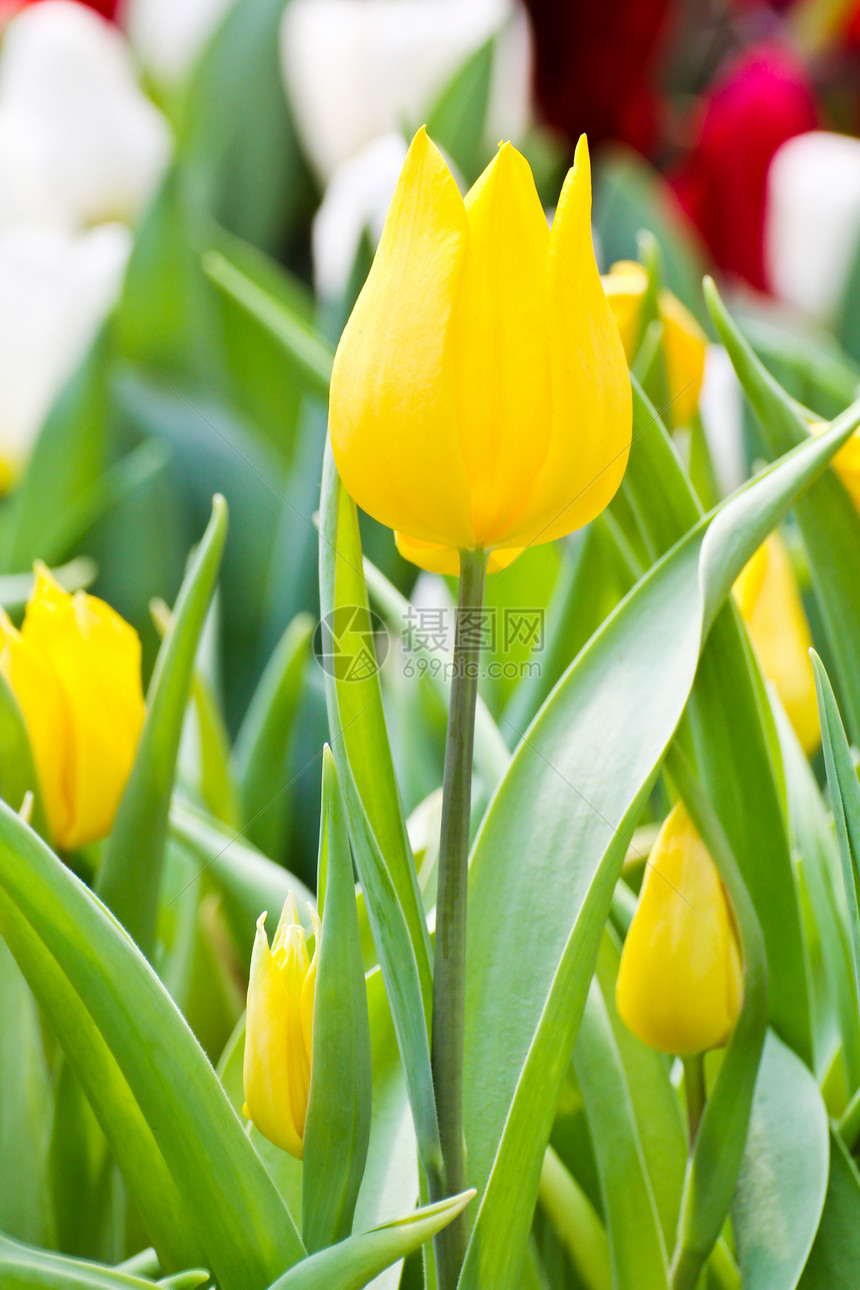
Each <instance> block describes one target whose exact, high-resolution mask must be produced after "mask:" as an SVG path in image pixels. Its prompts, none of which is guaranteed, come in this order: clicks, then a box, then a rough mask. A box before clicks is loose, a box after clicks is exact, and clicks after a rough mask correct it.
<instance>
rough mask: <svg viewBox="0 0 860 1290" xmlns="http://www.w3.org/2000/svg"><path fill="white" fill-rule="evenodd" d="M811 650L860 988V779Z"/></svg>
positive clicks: (830, 691) (818, 661) (827, 684)
mask: <svg viewBox="0 0 860 1290" xmlns="http://www.w3.org/2000/svg"><path fill="white" fill-rule="evenodd" d="M811 653H812V667H813V670H814V672H815V691H816V694H817V696H818V712H819V716H820V720H821V740H822V745H823V747H824V762H825V765H826V767H827V783H828V785H829V787H830V800H831V803H832V807H833V822H834V824H835V825H836V837H837V839H838V840H839V855H840V857H841V859H842V878H843V881H844V883H845V895H846V899H847V902H848V923H849V926H850V928H851V945H852V948H853V951H854V979H855V983H856V984H857V988H858V990H860V782H858V779H857V771H856V769H855V766H854V762H853V760H852V758H851V749H850V748H849V746H848V739H847V737H846V735H845V727H844V726H843V724H842V718H841V717H840V715H839V709H838V708H837V706H836V698H835V696H834V694H833V688H832V686H831V684H830V680H829V678H828V676H827V673H826V671H825V670H824V664H823V663H822V662H821V659H820V658H819V657H818V655H817V654H816V653H815V651H814V650H812V651H811Z"/></svg>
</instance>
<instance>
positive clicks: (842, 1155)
mask: <svg viewBox="0 0 860 1290" xmlns="http://www.w3.org/2000/svg"><path fill="white" fill-rule="evenodd" d="M858 1267H860V1174H858V1173H857V1168H856V1166H855V1164H854V1161H853V1160H852V1159H851V1156H850V1155H849V1154H848V1151H847V1150H846V1148H845V1144H844V1143H843V1141H842V1139H841V1138H840V1137H839V1134H838V1133H835V1132H833V1130H831V1133H830V1176H829V1178H828V1180H827V1196H826V1197H825V1201H824V1212H823V1213H822V1215H821V1224H820V1226H819V1228H818V1233H817V1235H816V1237H815V1244H814V1245H813V1247H812V1252H811V1253H810V1255H809V1261H808V1262H807V1264H806V1267H805V1268H804V1270H803V1276H802V1277H801V1278H800V1281H799V1282H798V1290H823V1287H826V1290H856V1286H857V1269H858Z"/></svg>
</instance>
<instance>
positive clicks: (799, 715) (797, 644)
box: [734, 532, 821, 756]
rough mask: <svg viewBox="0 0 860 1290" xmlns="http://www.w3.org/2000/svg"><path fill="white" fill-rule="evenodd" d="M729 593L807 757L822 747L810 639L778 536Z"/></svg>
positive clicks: (788, 559) (761, 550)
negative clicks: (810, 656)
mask: <svg viewBox="0 0 860 1290" xmlns="http://www.w3.org/2000/svg"><path fill="white" fill-rule="evenodd" d="M734 593H735V599H736V600H737V603H738V607H739V608H740V611H741V613H742V615H743V617H744V619H745V620H746V623H747V626H748V627H749V633H750V636H751V637H752V642H753V645H754V646H755V649H756V653H757V654H758V657H759V661H760V663H761V666H762V671H763V672H764V674H765V676H766V677H767V679H768V680H769V681H770V682H771V683H772V684H773V686H774V689H775V690H776V692H777V694H778V695H779V698H780V701H781V703H782V706H783V707H784V708H785V711H786V714H787V715H788V719H789V721H790V722H791V724H792V726H793V727H794V732H795V734H796V735H797V738H798V740H799V741H800V745H801V747H802V748H803V751H804V752H805V753H806V754H807V756H808V755H810V754H812V753H814V752H815V750H816V749H817V748H818V745H819V744H820V743H821V728H820V726H819V723H818V704H817V702H816V698H815V677H814V675H813V671H812V663H811V662H810V658H809V649H810V646H811V645H812V637H811V635H810V632H809V624H808V622H807V621H806V614H805V613H804V610H803V601H802V600H801V598H800V589H799V587H798V585H797V579H796V578H795V576H794V570H793V569H792V566H791V556H790V555H789V553H788V549H787V547H786V545H785V542H784V541H783V539H782V538H781V537H780V535H779V533H776V532H774V533H771V535H770V536H769V537H768V539H767V541H766V542H764V543H762V545H761V546H760V547H759V548H758V550H757V551H756V553H755V555H754V556H753V557H752V559H751V560H750V561H749V563H748V564H747V565H745V566H744V568H743V570H742V572H741V575H740V577H739V578H738V580H737V582H736V583H735V586H734Z"/></svg>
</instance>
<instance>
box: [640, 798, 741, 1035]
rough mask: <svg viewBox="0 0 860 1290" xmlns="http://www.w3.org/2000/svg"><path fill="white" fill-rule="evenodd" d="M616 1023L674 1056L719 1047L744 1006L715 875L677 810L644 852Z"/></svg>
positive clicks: (730, 923) (736, 949)
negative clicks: (645, 859) (647, 852)
mask: <svg viewBox="0 0 860 1290" xmlns="http://www.w3.org/2000/svg"><path fill="white" fill-rule="evenodd" d="M616 999H617V1002H618V1011H619V1013H620V1014H621V1019H622V1020H623V1022H624V1024H625V1025H626V1026H627V1027H628V1029H629V1030H632V1031H633V1033H634V1035H636V1036H637V1038H639V1039H641V1040H642V1041H643V1043H646V1044H648V1045H649V1046H650V1047H651V1048H657V1049H659V1050H660V1051H661V1052H665V1053H675V1054H677V1055H678V1056H679V1057H692V1056H694V1055H695V1054H696V1053H703V1052H707V1051H708V1049H710V1048H719V1047H721V1046H722V1045H723V1044H725V1043H726V1041H727V1040H728V1038H729V1035H730V1034H731V1032H732V1030H733V1029H734V1026H735V1022H736V1021H737V1019H738V1014H739V1012H740V1010H741V1005H742V1003H743V970H742V965H741V951H740V945H739V943H738V936H737V931H736V929H735V922H734V917H733V914H732V910H731V907H730V905H729V900H728V897H727V895H726V892H725V888H724V887H723V884H722V882H721V881H720V876H719V874H718V873H717V870H716V868H715V866H714V862H713V861H712V860H711V857H710V855H709V854H708V852H707V849H706V848H705V844H704V843H703V842H702V839H701V838H700V837H699V835H698V833H697V832H696V830H695V828H694V827H693V823H692V821H691V819H690V817H689V815H688V814H687V811H686V810H685V808H684V807H683V805H680V804H679V805H678V806H676V807H675V808H674V809H673V810H672V811H671V812H670V813H669V815H668V816H667V817H666V820H665V822H664V824H663V827H662V828H661V830H660V832H659V834H658V835H657V839H656V841H655V842H654V846H653V848H652V850H651V856H650V859H649V863H648V867H647V869H646V870H645V877H644V880H643V883H642V892H641V894H640V897H639V904H638V907H637V909H636V913H635V915H634V917H633V922H632V923H631V924H630V930H629V931H628V933H627V939H626V940H625V942H624V949H623V951H622V954H621V964H620V967H619V970H618V983H617V986H616Z"/></svg>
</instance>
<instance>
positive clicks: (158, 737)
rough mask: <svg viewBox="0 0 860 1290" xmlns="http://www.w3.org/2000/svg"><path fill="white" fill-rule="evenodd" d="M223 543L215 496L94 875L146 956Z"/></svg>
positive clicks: (223, 522)
mask: <svg viewBox="0 0 860 1290" xmlns="http://www.w3.org/2000/svg"><path fill="white" fill-rule="evenodd" d="M226 537H227V505H226V503H225V501H224V499H223V497H220V496H216V497H215V498H214V499H213V502H212V518H211V520H210V521H209V525H208V527H207V529H206V532H205V533H204V535H203V538H202V541H201V543H200V546H199V547H198V549H197V552H196V553H195V556H194V559H193V561H192V563H191V568H190V569H189V571H188V574H187V576H186V578H185V581H184V582H183V584H182V588H181V589H180V592H179V598H178V600H177V602H176V608H175V610H174V613H173V615H172V618H171V622H170V628H169V629H168V632H167V635H166V636H165V638H164V642H163V644H162V646H161V649H160V650H159V654H158V660H157V662H156V665H155V671H154V673H153V677H152V682H151V684H150V688H149V694H148V696H147V714H146V721H145V723H144V727H143V732H142V734H141V737H140V745H139V747H138V750H137V756H136V757H135V762H134V766H133V767H132V772H131V776H130V778H129V781H128V784H127V785H126V789H125V792H124V793H123V796H122V801H121V802H120V804H119V810H118V811H117V816H116V820H115V821H114V826H113V831H112V833H111V836H110V841H109V843H108V846H107V850H106V852H105V856H104V859H103V860H102V865H101V868H100V870H99V875H98V883H97V890H98V893H99V895H100V896H101V898H102V900H104V902H105V904H106V905H108V906H109V907H110V909H112V910H113V912H114V914H115V915H116V917H117V918H118V919H119V921H120V922H121V923H122V924H123V926H124V927H125V928H126V929H127V931H128V932H129V933H130V934H131V936H132V937H133V939H134V940H135V941H136V942H137V944H138V945H139V946H140V947H141V949H143V951H144V953H149V952H150V950H151V948H152V943H153V938H154V935H155V922H156V916H157V912H158V893H159V887H160V883H161V869H162V863H163V858H164V841H165V837H166V835H167V815H168V811H169V808H170V794H171V789H172V786H173V776H174V772H175V769H176V758H177V755H178V752H179V740H180V736H181V734H182V723H183V719H184V716H185V704H186V701H187V698H188V690H189V686H190V684H191V675H192V672H193V668H194V658H195V655H196V653H197V644H198V641H199V639H200V633H201V632H202V630H203V624H204V622H205V621H206V614H207V612H208V609H209V601H210V599H211V597H212V593H213V591H214V589H215V580H216V578H217V577H218V568H219V565H220V563H221V553H222V551H223V549H224V542H225V540H226Z"/></svg>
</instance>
